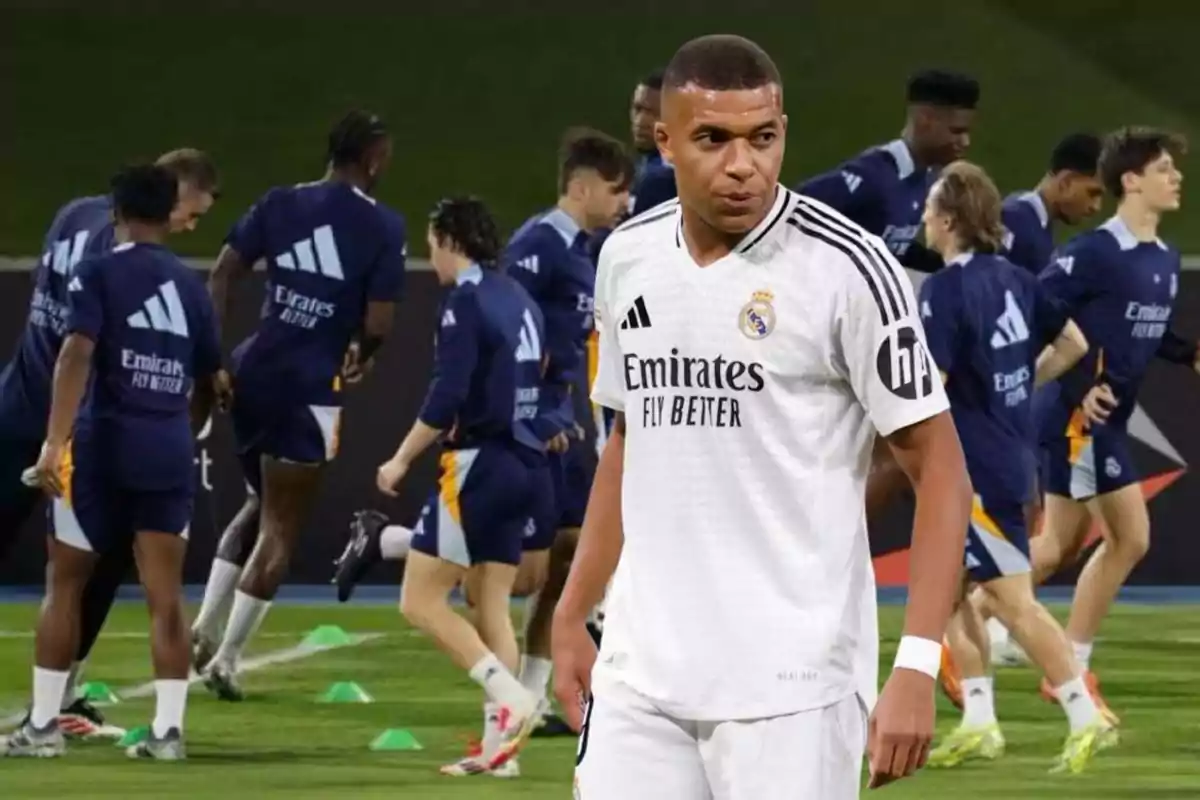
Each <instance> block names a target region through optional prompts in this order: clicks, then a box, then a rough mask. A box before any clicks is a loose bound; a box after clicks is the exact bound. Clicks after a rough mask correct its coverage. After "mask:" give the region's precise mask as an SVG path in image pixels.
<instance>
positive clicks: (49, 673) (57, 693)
mask: <svg viewBox="0 0 1200 800" xmlns="http://www.w3.org/2000/svg"><path fill="white" fill-rule="evenodd" d="M70 678H71V673H70V672H68V671H67V670H65V669H64V670H57V669H42V668H41V667H34V668H33V708H32V709H30V711H29V722H30V723H31V724H32V725H33V727H35V728H37V729H38V730H41V729H42V728H45V727H46V726H47V725H49V724H50V723H51V722H53V721H54V720H56V719H58V712H59V711H61V710H62V699H63V692H64V691H66V688H67V681H68V680H70Z"/></svg>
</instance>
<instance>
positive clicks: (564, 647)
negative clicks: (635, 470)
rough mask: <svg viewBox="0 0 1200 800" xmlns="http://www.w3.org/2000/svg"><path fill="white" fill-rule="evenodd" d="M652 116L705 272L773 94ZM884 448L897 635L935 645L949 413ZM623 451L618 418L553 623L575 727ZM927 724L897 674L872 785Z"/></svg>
mask: <svg viewBox="0 0 1200 800" xmlns="http://www.w3.org/2000/svg"><path fill="white" fill-rule="evenodd" d="M662 111H663V117H662V120H661V121H660V122H659V123H658V124H657V125H656V126H655V139H656V141H657V144H658V147H659V150H660V151H661V152H662V153H663V154H664V156H665V157H666V158H667V159H668V160H669V161H670V162H671V163H672V164H674V165H675V176H676V181H677V185H678V187H679V198H680V205H681V208H682V218H683V226H682V227H683V239H684V242H685V244H686V246H687V248H688V250H689V251H690V253H691V256H692V259H693V260H694V262H695V263H696V265H697V266H698V267H701V268H705V267H708V266H709V265H712V264H713V263H714V262H716V261H718V260H719V259H721V258H723V257H725V256H727V255H728V254H730V253H731V252H732V250H733V249H734V248H735V247H736V246H737V245H738V244H739V243H740V241H741V240H742V239H743V237H744V236H745V235H746V233H748V232H749V231H751V230H753V229H754V228H755V227H756V226H757V225H758V224H759V223H760V222H762V221H763V219H764V218H765V217H766V215H767V213H768V212H769V210H770V209H771V207H772V204H773V201H774V197H775V192H776V187H777V186H778V183H779V172H780V168H781V166H782V163H783V155H784V135H785V133H786V130H787V117H786V115H784V113H783V93H782V87H781V86H779V85H778V84H775V83H770V84H766V85H763V86H760V87H759V88H755V89H740V90H733V91H713V90H708V89H702V88H699V87H697V86H695V85H694V84H689V85H685V86H683V87H682V88H680V89H673V90H672V89H669V90H667V91H664V93H663V97H662ZM887 444H888V448H889V450H890V452H891V454H892V455H893V457H894V458H895V461H896V462H897V464H898V465H899V468H900V469H901V470H902V471H903V473H904V474H905V475H906V476H907V478H908V480H909V481H910V482H911V484H912V485H913V487H914V488H915V491H916V497H917V509H916V519H915V523H914V534H913V551H912V552H913V561H912V580H911V583H910V586H911V590H910V595H909V603H908V607H907V612H906V618H905V626H904V633H905V635H909V636H916V637H921V638H924V639H927V640H932V641H940V640H941V638H942V635H943V633H944V631H945V627H946V623H947V621H948V620H949V618H950V614H951V612H952V610H953V608H954V604H955V600H956V597H957V594H958V588H959V582H960V578H961V567H962V555H961V547H962V542H963V536H964V531H965V530H966V527H967V524H968V520H969V514H970V504H971V489H970V483H969V480H968V478H967V473H966V467H965V464H964V461H963V455H962V448H961V446H960V444H959V441H958V435H957V433H956V432H955V429H954V423H953V421H952V420H951V417H950V414H949V412H943V413H941V414H938V415H937V416H935V417H932V418H930V419H928V420H925V421H923V422H919V423H917V424H914V425H911V426H908V427H906V428H903V429H901V430H899V431H897V432H896V433H894V434H892V435H891V436H889V437H888V438H887ZM624 453H625V420H624V415H618V417H617V423H616V425H615V427H614V430H613V434H612V437H611V438H610V439H609V441H608V445H607V447H606V448H605V450H604V452H603V454H602V455H601V457H600V463H599V465H598V468H597V472H596V478H595V482H594V483H593V485H592V493H591V497H590V499H589V502H588V509H587V515H586V517H585V519H584V525H583V530H582V533H581V536H580V541H579V549H578V553H577V557H576V558H575V560H574V563H573V565H572V569H571V575H570V578H569V579H568V582H567V586H566V589H565V591H564V593H563V596H562V599H561V600H560V601H559V605H558V608H557V610H556V613H555V618H554V628H553V633H552V636H551V641H552V643H553V650H554V667H555V670H554V674H555V691H556V694H557V695H558V699H559V702H560V703H561V704H562V708H563V709H564V710H565V711H566V712H567V715H568V721H569V722H570V724H571V725H572V727H574V728H575V729H576V730H578V729H579V728H580V726H581V725H582V722H583V719H582V716H583V715H582V709H581V704H580V698H581V697H587V696H589V692H590V687H591V674H592V667H593V665H594V664H595V662H596V655H597V648H596V645H595V643H594V642H593V641H592V639H591V637H590V636H589V635H588V633H587V630H586V628H585V623H586V621H587V617H588V614H589V613H590V611H591V609H592V608H593V607H594V606H595V604H596V603H597V602H599V600H600V599H601V597H602V596H603V594H604V591H605V587H606V586H607V584H608V581H609V579H610V578H611V576H612V574H613V572H614V571H615V569H616V565H617V561H618V560H619V558H620V555H621V548H622V540H623V535H622V529H621V481H622V474H623V461H624ZM934 718H935V709H934V680H933V679H932V678H930V677H929V676H928V675H926V674H924V673H922V672H918V671H915V670H911V669H903V668H900V669H896V670H895V671H894V672H893V673H892V675H891V677H890V678H889V679H888V681H887V683H886V685H885V686H884V688H883V691H882V694H881V695H880V698H879V702H878V704H877V705H876V707H875V711H874V714H873V715H872V717H871V720H870V728H869V754H870V772H871V779H870V785H871V786H872V787H877V786H882V785H885V784H887V783H890V782H892V781H894V780H897V779H900V778H904V777H907V776H910V775H912V774H914V773H915V772H916V771H917V770H918V769H919V768H921V767H922V766H923V765H924V764H925V761H926V759H927V757H928V754H929V749H930V743H931V742H932V739H933V733H934Z"/></svg>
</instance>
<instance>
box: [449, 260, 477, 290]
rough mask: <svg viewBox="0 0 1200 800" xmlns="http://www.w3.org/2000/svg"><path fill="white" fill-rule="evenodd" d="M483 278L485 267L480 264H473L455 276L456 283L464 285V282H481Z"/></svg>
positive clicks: (456, 284)
mask: <svg viewBox="0 0 1200 800" xmlns="http://www.w3.org/2000/svg"><path fill="white" fill-rule="evenodd" d="M481 280H483V267H481V266H479V265H478V264H472V265H471V266H469V267H467V268H466V269H464V270H463V271H462V272H460V273H458V274H457V275H455V276H454V285H455V286H462V285H463V284H464V283H479V282H480V281H481Z"/></svg>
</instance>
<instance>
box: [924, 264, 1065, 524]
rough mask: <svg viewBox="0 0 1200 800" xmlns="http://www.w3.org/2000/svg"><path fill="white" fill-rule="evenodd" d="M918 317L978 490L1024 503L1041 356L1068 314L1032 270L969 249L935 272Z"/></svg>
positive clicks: (1029, 477)
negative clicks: (942, 378) (941, 376)
mask: <svg viewBox="0 0 1200 800" xmlns="http://www.w3.org/2000/svg"><path fill="white" fill-rule="evenodd" d="M921 315H922V317H923V318H924V322H925V328H926V334H927V336H928V338H929V343H930V349H931V351H932V353H933V356H934V361H935V362H936V363H937V365H938V367H939V368H940V369H941V370H942V371H943V372H944V373H945V374H946V395H947V396H948V397H949V399H950V409H951V413H952V414H953V416H954V422H955V427H956V428H957V429H958V433H959V438H960V440H961V441H962V445H963V452H964V454H965V456H966V460H967V467H968V470H969V472H970V474H971V480H972V483H973V484H974V485H975V488H976V491H977V492H979V493H980V494H983V495H985V496H988V497H995V498H998V499H1002V500H1012V501H1014V502H1024V501H1025V500H1026V499H1027V496H1028V494H1029V492H1030V490H1031V488H1032V469H1033V456H1032V453H1033V448H1034V444H1035V441H1036V434H1035V430H1034V426H1033V413H1032V396H1033V389H1034V375H1035V372H1036V364H1037V357H1038V354H1039V353H1040V352H1041V350H1042V348H1043V347H1044V346H1045V345H1046V344H1047V343H1048V342H1049V341H1052V340H1053V338H1054V337H1055V336H1056V335H1057V334H1058V333H1059V332H1060V331H1061V330H1062V328H1063V325H1065V322H1066V319H1065V317H1064V316H1063V314H1062V312H1061V310H1059V309H1058V308H1057V306H1055V305H1054V304H1052V303H1050V302H1049V301H1048V300H1047V299H1046V297H1045V295H1044V293H1043V292H1042V290H1041V288H1040V286H1039V284H1038V282H1037V278H1036V277H1035V276H1034V275H1033V274H1032V273H1030V272H1028V271H1026V270H1024V269H1022V268H1020V267H1017V266H1014V265H1013V264H1012V263H1011V262H1009V261H1008V260H1007V259H1005V258H1004V257H1002V256H996V255H986V254H964V255H962V256H959V257H958V258H956V259H953V260H951V261H950V262H949V263H948V264H947V269H945V270H943V271H941V272H939V273H936V274H934V275H931V276H930V277H929V279H928V280H927V281H926V282H925V284H923V285H922V287H921Z"/></svg>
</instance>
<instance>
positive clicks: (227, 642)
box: [214, 590, 271, 666]
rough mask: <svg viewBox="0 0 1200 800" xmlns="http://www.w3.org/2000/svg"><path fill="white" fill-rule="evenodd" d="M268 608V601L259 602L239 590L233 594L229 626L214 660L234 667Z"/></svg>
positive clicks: (269, 602) (269, 603) (269, 604)
mask: <svg viewBox="0 0 1200 800" xmlns="http://www.w3.org/2000/svg"><path fill="white" fill-rule="evenodd" d="M270 608H271V601H270V600H259V599H258V598H257V597H251V596H250V595H248V594H246V593H245V592H243V591H241V590H238V591H237V592H234V595H233V610H232V611H230V612H229V625H228V626H227V627H226V628H225V638H223V639H222V640H221V646H220V648H218V649H217V655H216V656H215V657H214V660H215V661H219V662H221V663H222V664H228V665H230V666H236V665H237V662H238V659H240V658H241V657H242V651H243V650H245V649H246V643H247V642H249V641H250V637H251V636H253V635H254V633H255V631H257V630H258V626H259V625H261V624H262V621H263V617H265V616H267V611H269V610H270Z"/></svg>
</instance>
